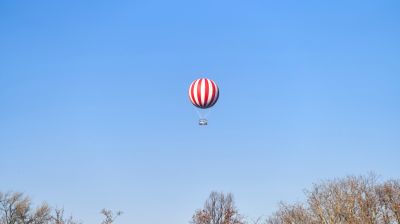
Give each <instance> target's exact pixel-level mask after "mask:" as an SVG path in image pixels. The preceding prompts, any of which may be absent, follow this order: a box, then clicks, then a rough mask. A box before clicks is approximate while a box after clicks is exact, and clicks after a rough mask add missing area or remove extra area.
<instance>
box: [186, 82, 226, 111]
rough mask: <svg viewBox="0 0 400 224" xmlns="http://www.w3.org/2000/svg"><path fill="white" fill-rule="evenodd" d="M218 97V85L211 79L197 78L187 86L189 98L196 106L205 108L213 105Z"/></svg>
mask: <svg viewBox="0 0 400 224" xmlns="http://www.w3.org/2000/svg"><path fill="white" fill-rule="evenodd" d="M218 97H219V89H218V86H217V84H216V83H215V82H214V81H212V80H211V79H207V78H201V79H197V80H194V81H193V82H192V84H190V86H189V99H190V101H191V102H192V104H193V105H195V106H196V107H198V108H201V109H207V108H210V107H212V106H214V105H215V103H216V102H217V101H218Z"/></svg>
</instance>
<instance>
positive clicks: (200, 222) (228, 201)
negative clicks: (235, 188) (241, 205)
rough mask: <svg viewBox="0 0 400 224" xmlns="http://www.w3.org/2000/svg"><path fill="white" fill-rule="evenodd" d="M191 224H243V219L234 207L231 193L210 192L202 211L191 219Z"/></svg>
mask: <svg viewBox="0 0 400 224" xmlns="http://www.w3.org/2000/svg"><path fill="white" fill-rule="evenodd" d="M191 223H192V224H244V220H243V217H242V216H241V215H240V214H239V212H238V210H237V209H236V207H235V203H234V200H233V196H232V194H231V193H228V194H226V195H225V194H224V193H218V192H211V194H210V196H209V197H208V199H207V201H206V202H205V204H204V208H203V209H199V210H197V211H196V212H195V214H194V215H193V217H192V221H191Z"/></svg>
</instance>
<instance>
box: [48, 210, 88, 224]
mask: <svg viewBox="0 0 400 224" xmlns="http://www.w3.org/2000/svg"><path fill="white" fill-rule="evenodd" d="M51 224H81V222H79V221H76V220H75V219H74V218H73V217H72V215H71V216H69V217H68V218H65V216H64V209H63V208H61V209H59V208H56V209H54V214H53V216H52V221H51Z"/></svg>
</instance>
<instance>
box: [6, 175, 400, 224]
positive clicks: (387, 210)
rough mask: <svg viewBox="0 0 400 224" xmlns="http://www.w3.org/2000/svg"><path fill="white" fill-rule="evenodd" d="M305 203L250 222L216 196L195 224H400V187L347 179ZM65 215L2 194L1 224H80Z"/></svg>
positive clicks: (107, 220)
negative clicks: (34, 206)
mask: <svg viewBox="0 0 400 224" xmlns="http://www.w3.org/2000/svg"><path fill="white" fill-rule="evenodd" d="M305 195H306V200H305V201H304V202H298V203H292V204H290V203H284V202H281V203H280V204H279V206H278V209H277V211H276V212H275V213H273V214H272V215H270V216H269V217H267V218H257V219H255V220H250V219H249V218H248V217H246V216H244V215H243V214H241V213H240V212H239V209H238V208H237V207H236V205H235V201H234V197H233V195H232V194H231V193H227V194H225V193H223V192H211V194H210V195H209V197H208V199H207V200H206V201H205V203H204V206H203V207H202V208H200V209H198V210H196V211H195V212H194V214H193V216H192V218H191V220H190V222H189V223H190V224H395V223H397V224H400V181H399V180H387V181H384V182H379V181H377V178H376V176H374V175H368V176H348V177H345V178H340V179H333V180H327V181H322V182H319V183H317V184H314V185H313V186H312V188H311V189H309V190H306V191H305ZM100 213H101V214H102V215H103V220H102V222H101V224H113V223H114V222H115V220H116V218H117V217H118V216H120V215H121V214H122V213H121V212H113V211H111V210H108V209H103V210H101V212H100ZM81 223H82V222H80V221H77V220H75V219H74V218H73V217H72V216H68V217H66V216H65V214H64V210H63V209H57V208H51V207H50V206H49V205H47V204H46V203H43V204H41V205H39V206H37V207H36V208H33V206H32V202H31V200H30V198H29V197H27V196H24V195H23V194H22V193H18V192H14V193H13V192H9V193H1V192H0V224H81Z"/></svg>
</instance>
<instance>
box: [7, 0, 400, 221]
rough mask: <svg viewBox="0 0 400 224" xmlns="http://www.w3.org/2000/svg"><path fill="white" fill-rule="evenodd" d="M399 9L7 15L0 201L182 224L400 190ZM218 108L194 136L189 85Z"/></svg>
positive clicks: (13, 11) (264, 5) (116, 5)
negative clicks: (379, 183)
mask: <svg viewBox="0 0 400 224" xmlns="http://www.w3.org/2000/svg"><path fill="white" fill-rule="evenodd" d="M399 11H400V2H399V1H395V0H394V1H365V0H363V1H347V0H346V1H344V0H343V1H330V2H329V1H295V0H293V1H279V2H278V1H208V0H206V1H152V0H150V1H142V2H139V1H50V0H48V1H11V0H3V1H1V2H0V190H2V191H7V190H14V191H23V192H25V193H26V194H28V195H31V196H32V197H33V199H34V201H36V202H41V201H44V200H46V201H48V202H49V203H50V204H51V205H57V206H64V207H65V208H66V210H67V212H68V213H73V214H74V215H75V216H77V217H79V218H81V219H82V220H83V221H85V222H86V223H95V222H98V221H99V220H100V215H99V214H98V212H99V210H100V209H101V208H103V207H108V208H111V209H120V210H122V211H124V215H123V216H122V217H121V218H120V219H119V222H118V223H141V224H147V223H148V224H154V223H171V224H172V223H174V224H179V223H187V222H188V221H189V220H190V218H191V216H192V214H193V212H194V210H195V209H196V208H200V207H201V206H202V205H203V202H204V200H205V199H206V198H207V196H208V194H209V192H210V191H212V190H217V191H224V192H232V193H234V195H235V197H236V201H237V206H238V207H239V209H240V210H241V212H242V213H244V214H246V215H248V216H250V217H255V216H258V215H268V214H270V213H271V212H272V211H274V210H275V209H276V207H277V203H278V202H279V201H280V200H284V201H288V202H295V201H298V200H303V199H304V196H303V189H305V188H307V187H310V186H311V184H312V183H313V182H317V181H319V180H324V179H327V178H333V177H341V176H344V175H347V174H366V173H368V172H369V171H374V172H376V173H377V174H379V175H381V176H382V178H383V179H386V178H399V177H400V173H399V171H400V162H399V158H400V41H399V40H400V13H399ZM203 76H205V77H209V78H211V79H213V80H215V81H216V82H217V83H218V84H219V86H220V90H221V95H220V100H219V102H218V104H217V105H216V106H215V108H214V110H213V112H212V114H211V115H210V116H209V126H208V127H199V126H198V125H197V119H198V118H197V114H196V112H195V110H194V109H193V106H192V105H191V104H190V102H189V100H188V97H187V88H188V86H189V84H190V82H191V81H193V80H194V79H196V78H199V77H203Z"/></svg>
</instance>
